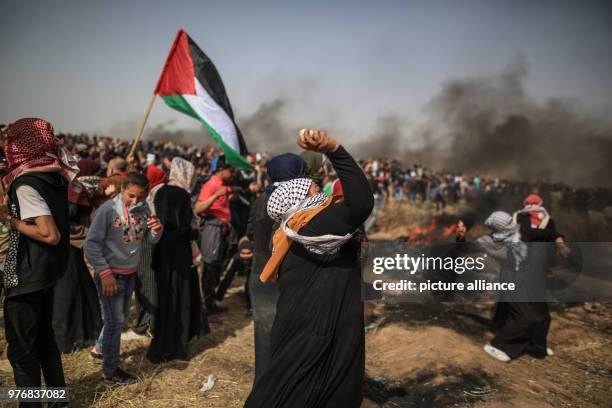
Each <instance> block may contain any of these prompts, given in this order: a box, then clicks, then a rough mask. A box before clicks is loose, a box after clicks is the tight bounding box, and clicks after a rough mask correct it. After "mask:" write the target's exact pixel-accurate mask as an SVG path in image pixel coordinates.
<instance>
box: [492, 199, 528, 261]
mask: <svg viewBox="0 0 612 408" xmlns="http://www.w3.org/2000/svg"><path fill="white" fill-rule="evenodd" d="M484 224H485V226H486V227H487V228H489V230H490V231H491V238H493V241H494V242H498V243H503V244H504V245H506V246H507V247H508V248H509V249H510V251H511V252H512V255H513V256H514V259H515V261H516V269H517V270H518V268H519V266H520V264H521V263H522V262H523V261H525V259H526V258H527V245H526V244H525V243H524V242H522V241H521V233H520V232H519V226H518V225H517V224H516V223H515V222H514V220H513V219H512V216H511V215H510V214H508V213H507V212H504V211H495V212H493V213H492V214H491V215H489V218H487V219H486V220H485V223H484Z"/></svg>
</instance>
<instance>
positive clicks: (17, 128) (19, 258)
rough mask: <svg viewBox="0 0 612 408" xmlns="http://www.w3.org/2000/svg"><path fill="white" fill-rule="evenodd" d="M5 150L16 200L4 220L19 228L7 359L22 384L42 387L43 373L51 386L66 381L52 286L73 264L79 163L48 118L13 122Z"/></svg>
mask: <svg viewBox="0 0 612 408" xmlns="http://www.w3.org/2000/svg"><path fill="white" fill-rule="evenodd" d="M4 151H5V154H6V159H7V162H8V173H7V174H6V175H5V176H4V178H3V179H2V181H3V183H4V185H5V188H6V192H7V194H8V203H9V206H8V208H7V207H6V206H2V208H1V210H0V221H4V220H8V221H9V222H10V225H11V228H12V231H11V234H10V243H9V252H8V255H7V257H6V261H5V263H4V266H3V267H2V268H1V269H2V271H3V276H2V284H3V285H4V287H5V290H6V297H5V300H4V322H5V331H6V339H7V342H8V358H9V361H10V362H11V365H12V366H13V375H14V378H15V385H16V386H18V387H34V388H40V386H41V371H42V372H43V374H44V377H45V384H46V385H47V387H65V386H66V383H65V380H64V373H63V369H62V360H61V358H60V353H59V351H58V348H57V344H56V343H55V336H54V332H53V327H52V320H53V288H54V286H55V284H56V282H57V281H58V279H59V278H60V277H61V276H62V274H63V273H64V271H65V270H66V261H67V259H68V250H69V237H70V230H69V213H68V185H69V183H70V182H71V181H72V180H73V178H74V177H75V176H76V174H77V172H78V167H76V161H75V160H74V159H73V158H72V157H71V156H70V154H69V153H68V152H67V150H66V149H64V148H63V147H62V146H61V145H60V144H59V142H58V141H57V139H56V138H55V137H54V133H53V127H52V126H51V124H50V123H49V122H47V121H46V120H43V119H38V118H26V119H20V120H18V121H16V122H15V123H13V124H11V125H10V126H9V128H8V130H7V131H6V138H5V141H4Z"/></svg>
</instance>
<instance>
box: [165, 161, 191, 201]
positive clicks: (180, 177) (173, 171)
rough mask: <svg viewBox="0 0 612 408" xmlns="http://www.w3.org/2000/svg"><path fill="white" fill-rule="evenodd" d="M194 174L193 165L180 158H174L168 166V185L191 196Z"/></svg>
mask: <svg viewBox="0 0 612 408" xmlns="http://www.w3.org/2000/svg"><path fill="white" fill-rule="evenodd" d="M194 174H195V167H194V166H193V164H191V163H190V162H188V161H187V160H185V159H183V158H181V157H175V158H174V159H172V164H171V165H170V181H169V182H168V184H169V185H171V186H177V187H180V188H182V189H183V190H185V191H187V192H188V193H189V194H191V191H192V190H193V186H194V183H195V177H194Z"/></svg>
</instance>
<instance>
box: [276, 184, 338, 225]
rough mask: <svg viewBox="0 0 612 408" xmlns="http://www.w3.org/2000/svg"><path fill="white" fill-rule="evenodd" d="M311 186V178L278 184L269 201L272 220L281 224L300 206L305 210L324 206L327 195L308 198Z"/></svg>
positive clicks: (322, 194)
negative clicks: (284, 218)
mask: <svg viewBox="0 0 612 408" xmlns="http://www.w3.org/2000/svg"><path fill="white" fill-rule="evenodd" d="M311 185H312V180H311V179H309V178H296V179H293V180H289V181H284V182H281V183H278V186H277V188H276V189H275V190H274V191H273V192H272V194H270V198H269V199H268V215H269V216H270V218H272V219H273V220H274V221H277V222H281V221H282V220H283V217H286V216H288V214H290V215H293V214H294V213H295V210H296V209H297V207H298V206H299V207H302V208H301V209H305V208H314V207H317V206H318V205H320V204H322V203H323V202H324V201H325V199H326V198H327V195H326V194H325V193H321V194H318V195H316V196H314V197H310V198H307V196H308V191H309V190H310V186H311ZM302 204H303V205H302ZM290 215H289V216H290Z"/></svg>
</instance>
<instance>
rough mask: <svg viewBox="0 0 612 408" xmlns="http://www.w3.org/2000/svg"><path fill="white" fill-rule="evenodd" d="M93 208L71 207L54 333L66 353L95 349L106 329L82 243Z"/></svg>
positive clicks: (55, 302)
mask: <svg viewBox="0 0 612 408" xmlns="http://www.w3.org/2000/svg"><path fill="white" fill-rule="evenodd" d="M89 214H90V208H89V207H86V206H83V205H77V204H70V207H69V216H70V227H71V231H70V232H71V234H70V239H71V243H73V244H74V245H70V248H69V250H68V261H67V265H66V272H65V273H64V274H63V276H62V278H61V279H60V280H58V281H57V283H56V284H55V287H54V296H53V323H52V324H53V332H54V334H55V342H56V343H57V348H58V349H59V350H60V351H61V352H62V353H70V352H72V351H74V350H77V349H81V348H84V347H88V346H92V345H94V344H95V343H96V340H97V339H98V335H99V334H100V330H101V329H102V315H101V312H100V302H99V300H98V291H97V290H96V286H95V284H94V281H93V278H92V276H91V274H90V273H89V270H88V269H87V265H86V264H85V258H84V255H83V249H82V243H83V241H84V237H85V236H86V231H87V229H86V228H85V226H86V225H87V224H88V219H89Z"/></svg>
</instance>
